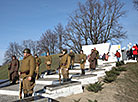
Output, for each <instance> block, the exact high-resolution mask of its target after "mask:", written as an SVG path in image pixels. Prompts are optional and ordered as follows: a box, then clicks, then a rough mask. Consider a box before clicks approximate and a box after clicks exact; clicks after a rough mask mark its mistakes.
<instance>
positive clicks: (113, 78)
mask: <svg viewBox="0 0 138 102" xmlns="http://www.w3.org/2000/svg"><path fill="white" fill-rule="evenodd" d="M116 78H117V75H114V76H110V77H108V76H105V78H104V82H105V83H111V82H113V81H115V80H116Z"/></svg>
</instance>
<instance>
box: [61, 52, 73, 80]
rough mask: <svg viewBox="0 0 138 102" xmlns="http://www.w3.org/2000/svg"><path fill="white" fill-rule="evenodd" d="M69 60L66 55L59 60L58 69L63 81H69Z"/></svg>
mask: <svg viewBox="0 0 138 102" xmlns="http://www.w3.org/2000/svg"><path fill="white" fill-rule="evenodd" d="M70 59H71V58H70V56H69V55H68V54H65V55H62V57H61V59H60V68H61V72H62V75H63V80H67V79H69V67H70Z"/></svg>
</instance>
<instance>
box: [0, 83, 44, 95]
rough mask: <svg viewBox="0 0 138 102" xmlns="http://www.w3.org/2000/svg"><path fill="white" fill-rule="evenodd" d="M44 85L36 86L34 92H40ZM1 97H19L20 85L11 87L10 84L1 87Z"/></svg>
mask: <svg viewBox="0 0 138 102" xmlns="http://www.w3.org/2000/svg"><path fill="white" fill-rule="evenodd" d="M44 86H45V85H44V84H36V85H35V88H34V91H39V90H41V89H43V88H44ZM0 95H11V96H19V84H14V85H11V84H10V82H8V83H6V84H4V85H3V86H2V87H0Z"/></svg>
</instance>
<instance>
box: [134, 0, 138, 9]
mask: <svg viewBox="0 0 138 102" xmlns="http://www.w3.org/2000/svg"><path fill="white" fill-rule="evenodd" d="M133 3H134V7H135V8H136V9H137V10H138V0H133Z"/></svg>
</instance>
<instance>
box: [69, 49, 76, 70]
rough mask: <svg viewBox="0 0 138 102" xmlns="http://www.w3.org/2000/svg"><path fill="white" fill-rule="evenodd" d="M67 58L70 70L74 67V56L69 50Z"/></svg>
mask: <svg viewBox="0 0 138 102" xmlns="http://www.w3.org/2000/svg"><path fill="white" fill-rule="evenodd" d="M69 56H70V57H71V61H70V62H71V63H70V68H71V69H73V67H74V61H75V54H74V53H73V51H72V50H70V53H69Z"/></svg>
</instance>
